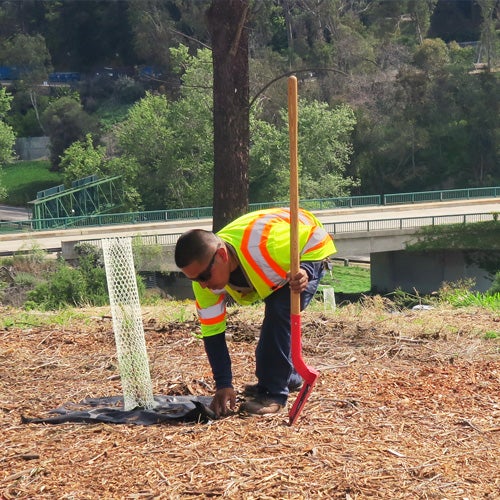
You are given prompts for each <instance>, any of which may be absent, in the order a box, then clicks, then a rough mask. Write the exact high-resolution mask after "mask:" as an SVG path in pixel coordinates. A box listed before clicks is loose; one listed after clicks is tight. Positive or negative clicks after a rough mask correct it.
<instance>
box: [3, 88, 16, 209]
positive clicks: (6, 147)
mask: <svg viewBox="0 0 500 500" xmlns="http://www.w3.org/2000/svg"><path fill="white" fill-rule="evenodd" d="M11 101H12V96H11V95H10V94H8V93H7V91H6V90H5V89H4V88H1V89H0V167H1V166H3V165H4V164H5V163H7V162H9V161H10V160H12V158H13V156H14V155H13V147H14V142H15V135H14V131H13V130H12V127H11V126H10V125H8V124H7V123H6V122H5V118H6V116H7V113H8V112H9V109H10V103H11ZM5 195H6V191H5V187H4V186H2V179H1V177H0V200H2V199H3V198H4V197H5Z"/></svg>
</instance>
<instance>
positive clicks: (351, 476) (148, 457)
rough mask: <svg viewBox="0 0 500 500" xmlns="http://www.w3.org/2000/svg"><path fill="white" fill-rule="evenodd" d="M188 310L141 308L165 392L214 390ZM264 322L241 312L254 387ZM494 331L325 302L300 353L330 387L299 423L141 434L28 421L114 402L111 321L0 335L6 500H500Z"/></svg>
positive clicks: (466, 315) (239, 326) (460, 320)
mask: <svg viewBox="0 0 500 500" xmlns="http://www.w3.org/2000/svg"><path fill="white" fill-rule="evenodd" d="M184 307H185V309H184V310H182V311H181V312H179V309H176V310H175V312H174V310H173V309H170V308H168V307H167V306H166V305H165V306H164V307H163V308H162V307H151V308H144V309H143V316H144V318H143V319H144V327H145V331H146V341H147V346H148V353H149V356H150V361H151V372H152V379H153V385H154V392H155V393H156V394H175V393H177V394H196V395H203V394H205V395H207V394H211V377H210V370H209V366H208V364H207V362H206V359H205V355H204V352H203V346H202V343H201V342H200V341H199V340H197V339H195V338H194V337H193V336H192V335H191V333H192V331H193V330H195V329H196V323H195V321H193V317H192V314H193V312H192V306H190V305H185V306H184ZM1 312H2V315H3V316H4V317H5V315H8V314H12V313H13V312H12V310H8V309H5V310H3V311H1ZM261 312H262V311H261V309H260V308H259V307H257V308H246V309H241V310H237V309H234V310H232V311H231V319H230V323H231V327H230V328H228V334H230V341H229V345H230V350H231V353H232V358H233V365H234V366H233V369H234V373H235V383H236V386H237V388H241V387H242V386H243V384H244V383H247V382H252V381H253V351H254V348H255V336H256V334H258V325H259V317H260V315H261ZM180 316H182V318H180ZM83 317H86V318H87V319H83ZM180 319H182V321H180ZM46 320H47V318H45V319H44V325H46ZM486 332H500V319H499V316H498V314H495V313H494V312H491V311H490V312H488V311H485V310H446V309H439V310H438V309H436V310H432V311H396V312H394V311H390V310H389V309H388V307H387V303H385V301H384V300H382V299H380V298H376V299H370V300H367V301H366V302H365V304H363V305H350V306H346V307H343V308H340V309H337V311H335V312H334V311H323V310H322V309H321V308H318V307H316V310H315V311H314V310H311V311H308V312H306V313H304V315H303V336H304V348H303V352H304V357H305V358H306V360H307V362H308V363H309V364H311V365H313V366H315V367H316V368H318V369H319V370H320V371H321V377H320V380H319V382H318V384H317V385H316V387H315V389H314V392H313V394H312V395H311V398H310V400H309V401H308V403H307V405H306V407H305V409H304V411H303V413H302V414H301V416H300V418H299V421H298V422H297V424H296V425H294V426H292V427H289V426H288V425H287V423H288V419H287V415H286V414H281V415H275V416H271V417H265V418H242V417H240V416H238V415H234V416H231V417H229V418H225V419H222V420H218V421H214V422H212V423H210V424H179V425H156V426H149V427H141V426H134V425H110V424H74V423H71V424H60V425H52V426H51V425H38V424H28V425H26V424H21V415H26V416H47V414H48V411H49V410H50V409H52V408H55V407H57V406H59V405H61V404H63V403H66V402H68V401H80V400H81V399H83V398H85V397H103V396H111V395H120V393H121V387H120V381H119V378H118V377H117V373H116V359H115V346H114V337H113V331H112V324H111V320H110V317H109V311H107V310H106V309H102V310H94V311H92V312H85V314H82V319H79V320H77V319H74V320H73V321H70V322H66V323H65V324H64V325H63V326H61V325H57V324H55V323H54V324H52V325H51V326H37V325H35V324H31V325H26V326H25V327H23V328H18V327H12V328H8V329H7V328H6V329H3V330H0V409H1V413H0V436H1V440H2V452H1V454H0V498H3V499H12V498H23V499H45V498H47V499H54V498H57V499H95V498H105V499H121V498H123V499H134V498H135V499H137V498H148V499H153V498H165V499H167V498H168V499H177V498H182V499H191V498H212V497H227V498H235V499H242V498H243V499H257V498H258V499H266V498H273V499H274V498H290V499H292V498H293V499H309V498H310V499H317V498H328V499H330V498H343V499H362V498H381V499H398V498H401V499H402V498H404V499H409V498H410V499H413V498H415V499H417V498H418V499H462V500H463V499H466V498H467V499H486V498H487V499H494V498H499V493H498V492H499V491H500V468H499V459H500V456H499V453H500V452H499V449H500V400H499V394H500V353H499V341H498V339H490V340H487V339H485V338H484V334H485V333H486ZM292 401H293V398H292Z"/></svg>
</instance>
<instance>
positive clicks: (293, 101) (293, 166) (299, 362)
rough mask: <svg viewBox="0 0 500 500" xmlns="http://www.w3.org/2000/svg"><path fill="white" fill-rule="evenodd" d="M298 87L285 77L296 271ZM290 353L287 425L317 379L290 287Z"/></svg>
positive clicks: (292, 262) (297, 300)
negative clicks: (298, 382) (293, 384)
mask: <svg viewBox="0 0 500 500" xmlns="http://www.w3.org/2000/svg"><path fill="white" fill-rule="evenodd" d="M297 108H298V90H297V78H296V77H295V76H291V77H289V78H288V124H289V133H290V272H291V274H292V276H293V275H295V274H297V273H298V272H299V267H300V255H299V254H300V248H299V227H298V225H299V167H298V109H297ZM290 301H291V303H290V320H291V353H292V363H293V366H294V367H295V370H296V371H297V373H298V374H299V375H300V376H301V377H302V378H303V380H304V383H303V385H302V389H301V390H300V392H299V395H298V396H297V399H296V400H295V402H294V403H293V406H292V408H291V409H290V412H289V413H288V418H289V425H293V424H294V423H295V422H296V420H297V418H298V417H299V415H300V413H301V412H302V409H303V408H304V406H305V404H306V402H307V400H308V399H309V396H310V394H311V391H312V389H313V387H314V384H315V383H316V380H317V379H318V375H319V372H318V371H316V370H315V369H314V368H310V367H309V366H307V365H306V364H305V362H304V360H303V359H302V338H301V337H302V332H301V316H300V294H298V293H294V292H293V291H290Z"/></svg>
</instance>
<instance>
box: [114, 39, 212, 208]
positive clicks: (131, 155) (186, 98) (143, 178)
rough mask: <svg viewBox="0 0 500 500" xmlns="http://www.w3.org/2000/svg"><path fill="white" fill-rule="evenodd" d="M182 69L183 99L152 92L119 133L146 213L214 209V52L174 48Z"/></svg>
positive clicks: (126, 159) (123, 155) (122, 125)
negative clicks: (211, 90)
mask: <svg viewBox="0 0 500 500" xmlns="http://www.w3.org/2000/svg"><path fill="white" fill-rule="evenodd" d="M172 56H173V59H174V61H175V67H176V68H177V69H178V70H179V71H180V70H181V69H182V71H183V76H182V81H183V87H182V95H181V97H180V99H178V100H177V101H169V100H168V98H167V97H166V96H164V95H153V94H151V93H148V94H147V95H146V97H145V98H143V99H141V100H140V101H139V102H137V103H136V104H135V105H134V106H133V107H132V108H131V109H130V111H129V114H128V117H127V119H126V120H125V121H124V122H123V123H122V124H121V125H120V126H119V127H117V129H116V132H115V133H116V136H117V139H118V144H119V147H120V149H121V151H122V154H121V156H120V157H121V159H122V160H124V161H125V162H126V163H127V164H128V165H130V166H131V168H134V165H135V168H136V176H135V182H136V183H137V184H136V185H137V190H138V192H139V193H140V195H141V199H142V204H143V206H144V208H145V209H146V210H157V209H167V208H181V207H190V206H203V205H210V204H211V202H212V186H213V179H212V175H213V174H212V172H213V149H212V142H211V136H212V116H211V98H210V94H209V93H208V92H207V91H206V85H207V84H208V85H210V80H209V79H208V80H207V78H206V75H207V74H210V68H211V53H210V51H209V50H207V49H203V50H200V51H198V53H197V56H196V57H195V56H190V55H189V54H188V52H187V49H186V47H180V48H179V49H176V50H175V49H174V50H172Z"/></svg>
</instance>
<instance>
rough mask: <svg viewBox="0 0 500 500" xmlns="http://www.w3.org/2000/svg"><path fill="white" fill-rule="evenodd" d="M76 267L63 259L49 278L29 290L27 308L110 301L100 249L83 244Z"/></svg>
mask: <svg viewBox="0 0 500 500" xmlns="http://www.w3.org/2000/svg"><path fill="white" fill-rule="evenodd" d="M76 250H77V253H78V263H77V267H71V266H69V265H68V264H66V263H64V262H60V263H59V265H58V267H57V269H56V270H55V271H53V272H51V273H50V274H49V275H48V276H47V277H46V280H45V281H43V282H41V283H39V284H38V285H37V286H36V287H35V288H34V289H33V290H31V291H30V292H28V302H27V304H26V307H32V306H33V305H36V306H37V307H39V308H42V309H44V310H51V309H60V308H64V307H68V306H76V307H82V306H103V305H106V304H109V298H108V293H107V286H106V272H105V270H104V265H103V262H102V258H101V255H100V252H99V251H98V250H97V249H96V248H95V247H91V246H90V245H84V244H82V245H80V246H79V247H77V248H76Z"/></svg>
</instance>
